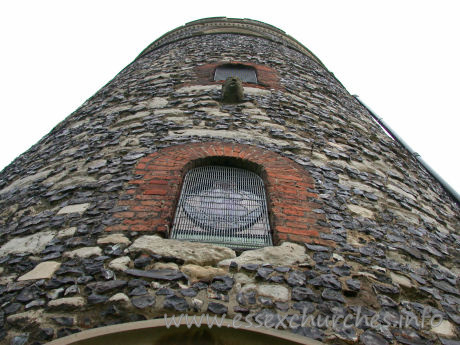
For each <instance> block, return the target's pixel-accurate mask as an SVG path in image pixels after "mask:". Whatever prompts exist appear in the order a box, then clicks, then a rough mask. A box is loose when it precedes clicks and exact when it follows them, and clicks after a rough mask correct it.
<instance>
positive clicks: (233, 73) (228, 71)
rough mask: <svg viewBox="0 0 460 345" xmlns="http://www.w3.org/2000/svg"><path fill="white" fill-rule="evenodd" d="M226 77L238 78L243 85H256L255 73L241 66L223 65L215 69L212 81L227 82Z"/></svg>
mask: <svg viewBox="0 0 460 345" xmlns="http://www.w3.org/2000/svg"><path fill="white" fill-rule="evenodd" d="M228 77H238V78H239V79H240V80H241V81H242V82H244V83H254V84H257V76H256V71H255V69H254V68H252V67H247V66H241V65H224V66H219V67H217V68H216V72H215V74H214V80H215V81H220V80H227V78H228Z"/></svg>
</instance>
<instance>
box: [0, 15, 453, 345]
mask: <svg viewBox="0 0 460 345" xmlns="http://www.w3.org/2000/svg"><path fill="white" fill-rule="evenodd" d="M459 219H460V212H459V206H458V200H456V199H455V193H454V195H453V196H452V192H449V191H448V190H446V189H445V187H444V186H443V185H442V184H441V183H440V182H439V181H438V180H436V179H435V178H434V177H433V176H432V175H431V174H430V173H429V172H428V171H427V170H426V169H425V167H424V166H422V165H421V164H420V162H419V161H418V160H417V158H416V157H415V156H414V155H412V154H411V152H410V151H408V150H407V149H406V148H405V147H404V146H402V145H401V144H400V143H399V142H398V141H397V140H394V137H391V136H389V135H388V134H387V133H386V132H385V131H384V130H383V129H382V128H381V126H380V125H379V124H378V123H377V122H376V121H375V119H374V117H373V114H372V113H371V112H370V111H369V110H368V109H367V108H366V107H365V106H363V105H362V104H361V103H360V102H359V101H358V100H357V99H356V98H355V97H353V96H351V95H350V94H349V93H348V92H347V91H346V90H345V88H344V87H343V86H342V85H341V84H340V82H339V81H338V80H337V79H336V78H335V77H334V76H333V75H332V74H331V73H330V72H329V71H328V70H327V69H326V68H325V67H324V65H323V64H322V63H321V61H320V60H319V59H318V58H317V57H316V56H315V55H314V54H312V53H311V52H310V51H309V50H308V49H307V48H305V47H304V46H303V45H302V44H300V43H299V42H297V41H296V40H295V39H293V38H292V37H290V36H288V35H286V34H285V33H284V32H283V31H281V30H279V29H277V28H275V27H273V26H270V25H267V24H265V23H262V22H258V21H253V20H248V19H228V18H223V17H222V18H220V17H219V18H209V19H203V20H198V21H195V22H191V23H188V24H186V25H185V26H182V27H179V28H177V29H175V30H172V31H170V32H168V33H167V34H165V35H164V36H162V37H160V38H159V39H158V40H156V41H155V42H154V43H152V44H151V45H150V46H149V47H147V48H146V49H145V50H144V51H143V52H142V53H141V54H140V55H139V57H138V58H136V59H135V60H134V61H133V62H132V63H131V64H130V65H128V66H127V67H126V68H125V69H124V70H123V71H121V72H120V73H119V74H118V75H117V76H116V77H115V78H114V79H113V80H112V81H111V82H110V83H108V84H107V85H106V86H104V87H103V88H102V89H101V90H100V91H99V92H98V93H96V94H95V95H94V96H93V97H92V98H90V99H89V100H88V101H86V102H85V103H84V104H83V105H82V106H81V107H80V108H79V109H78V110H76V111H75V112H74V113H73V114H71V115H70V116H69V117H68V118H66V119H65V120H64V121H62V122H61V123H60V124H58V125H57V126H56V127H55V128H54V129H53V130H52V131H51V132H50V133H49V134H47V135H46V136H45V137H44V138H43V139H42V140H40V141H39V142H38V143H37V144H36V145H34V146H33V147H32V148H30V149H29V150H28V151H27V152H25V153H24V154H22V155H21V156H20V157H18V158H17V159H16V160H15V161H14V162H12V163H11V164H10V165H9V166H8V167H6V168H5V169H4V170H3V171H2V172H1V175H0V230H1V232H0V234H1V237H0V272H1V276H0V299H1V303H0V339H1V342H2V343H4V344H14V345H22V344H44V343H47V342H51V344H107V343H109V342H110V343H112V344H128V345H129V344H176V343H180V344H208V343H209V344H262V343H263V344H267V343H271V344H321V343H323V344H364V345H380V344H383V345H384V344H433V345H434V344H442V345H458V344H459V342H458V338H459V337H460V330H459V325H460V292H459V281H458V275H459V272H460V270H459V258H460V254H459V245H460V235H459V230H460V227H459ZM165 316H166V318H165ZM172 316H175V319H171V317H172ZM192 316H196V317H197V319H198V320H199V317H203V318H202V320H203V324H202V326H201V327H199V328H198V327H195V326H194V327H191V328H190V329H188V328H187V327H186V326H180V327H179V325H180V324H182V325H184V324H185V323H186V322H188V321H187V320H191V319H192ZM213 316H217V319H216V320H217V321H219V320H221V319H222V320H223V319H225V325H227V326H228V327H220V328H219V327H218V328H216V327H214V328H208V326H207V322H209V320H212V317H213ZM180 317H182V318H180ZM187 317H188V319H187ZM171 322H174V324H171ZM176 325H177V326H178V327H176ZM262 326H264V327H262Z"/></svg>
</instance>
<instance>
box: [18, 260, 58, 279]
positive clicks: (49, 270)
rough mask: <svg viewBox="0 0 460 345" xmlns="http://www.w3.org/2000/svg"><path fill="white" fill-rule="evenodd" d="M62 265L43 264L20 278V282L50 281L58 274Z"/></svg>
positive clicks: (50, 262)
mask: <svg viewBox="0 0 460 345" xmlns="http://www.w3.org/2000/svg"><path fill="white" fill-rule="evenodd" d="M59 267H61V263H59V262H56V261H46V262H41V263H39V264H38V265H37V266H35V268H34V269H33V270H32V271H29V272H27V273H26V274H24V275H23V276H21V277H19V278H18V281H23V280H37V279H49V278H51V277H52V276H53V274H54V272H56V271H57V270H58V269H59Z"/></svg>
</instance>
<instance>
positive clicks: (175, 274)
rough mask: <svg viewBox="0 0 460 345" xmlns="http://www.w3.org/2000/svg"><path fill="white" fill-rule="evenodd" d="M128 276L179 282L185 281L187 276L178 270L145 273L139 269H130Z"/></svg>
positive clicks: (127, 271)
mask: <svg viewBox="0 0 460 345" xmlns="http://www.w3.org/2000/svg"><path fill="white" fill-rule="evenodd" d="M125 273H126V274H129V275H132V276H135V277H143V278H150V279H158V280H167V281H173V280H179V279H185V278H186V277H185V275H184V274H183V273H182V272H180V271H176V270H150V271H143V270H137V269H128V270H126V271H125Z"/></svg>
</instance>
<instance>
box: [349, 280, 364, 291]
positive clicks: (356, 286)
mask: <svg viewBox="0 0 460 345" xmlns="http://www.w3.org/2000/svg"><path fill="white" fill-rule="evenodd" d="M346 283H347V287H348V289H349V290H350V291H354V292H356V291H359V290H361V282H360V281H359V280H355V279H347V281H346Z"/></svg>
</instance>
